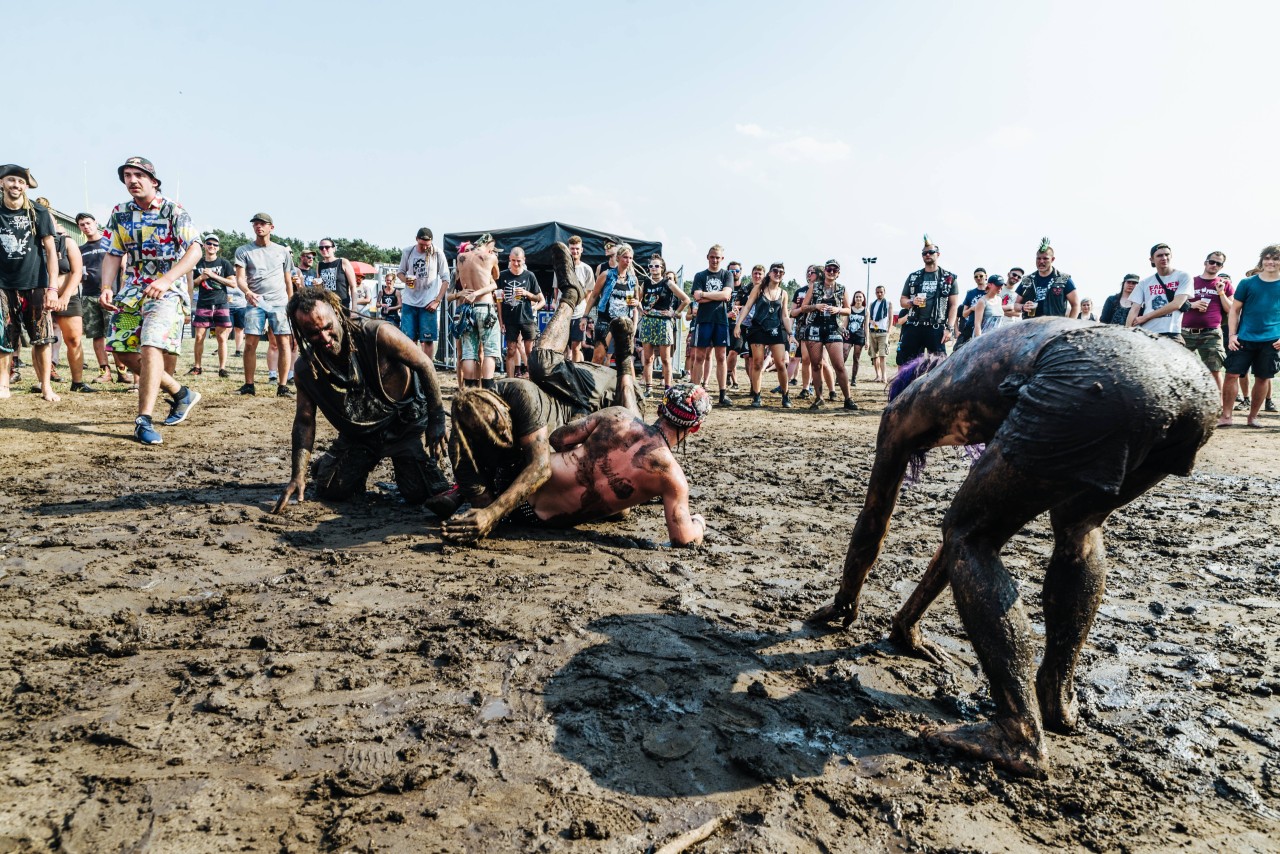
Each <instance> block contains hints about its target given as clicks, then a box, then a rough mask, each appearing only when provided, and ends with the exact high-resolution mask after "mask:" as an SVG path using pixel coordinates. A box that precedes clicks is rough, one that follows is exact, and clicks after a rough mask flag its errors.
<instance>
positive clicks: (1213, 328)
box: [1182, 326, 1218, 332]
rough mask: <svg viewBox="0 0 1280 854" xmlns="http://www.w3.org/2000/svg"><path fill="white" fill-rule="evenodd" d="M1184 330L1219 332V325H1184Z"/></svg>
mask: <svg viewBox="0 0 1280 854" xmlns="http://www.w3.org/2000/svg"><path fill="white" fill-rule="evenodd" d="M1182 331H1183V332H1217V331H1218V327H1216V326H1184V327H1182Z"/></svg>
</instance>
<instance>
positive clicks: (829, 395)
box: [827, 389, 836, 403]
mask: <svg viewBox="0 0 1280 854" xmlns="http://www.w3.org/2000/svg"><path fill="white" fill-rule="evenodd" d="M827 400H829V401H831V402H832V403H835V402H836V390H835V389H831V391H829V392H827Z"/></svg>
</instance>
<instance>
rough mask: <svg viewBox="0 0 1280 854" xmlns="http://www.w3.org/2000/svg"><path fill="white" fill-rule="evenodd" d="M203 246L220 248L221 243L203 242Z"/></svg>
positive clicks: (214, 241) (213, 241)
mask: <svg viewBox="0 0 1280 854" xmlns="http://www.w3.org/2000/svg"><path fill="white" fill-rule="evenodd" d="M204 245H205V246H221V245H222V244H221V243H219V242H218V241H216V240H206V241H205V242H204Z"/></svg>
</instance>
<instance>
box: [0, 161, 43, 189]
mask: <svg viewBox="0 0 1280 854" xmlns="http://www.w3.org/2000/svg"><path fill="white" fill-rule="evenodd" d="M10 175H17V176H18V177H19V178H22V179H24V180H25V181H26V182H27V186H28V187H30V188H31V189H33V190H34V189H35V188H36V187H39V186H40V185H39V184H37V183H36V179H35V178H32V177H31V170H30V169H28V168H27V167H25V166H19V165H18V164H17V163H6V164H5V165H3V166H0V178H8V177H9V176H10Z"/></svg>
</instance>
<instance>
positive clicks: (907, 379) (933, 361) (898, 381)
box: [888, 353, 946, 484]
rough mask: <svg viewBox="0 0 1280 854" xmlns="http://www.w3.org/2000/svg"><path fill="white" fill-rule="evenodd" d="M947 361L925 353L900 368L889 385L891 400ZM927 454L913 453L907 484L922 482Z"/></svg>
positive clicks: (933, 354)
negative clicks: (921, 476) (921, 477)
mask: <svg viewBox="0 0 1280 854" xmlns="http://www.w3.org/2000/svg"><path fill="white" fill-rule="evenodd" d="M945 359H946V356H944V355H942V354H941V353H924V354H922V355H920V356H916V357H915V358H914V359H912V360H911V361H910V362H907V363H906V364H905V365H903V366H902V367H900V368H898V375H897V376H896V377H894V378H893V381H892V382H890V383H889V388H888V393H889V400H890V401H892V400H893V399H894V398H896V397H897V396H898V395H900V394H902V393H903V392H904V391H906V390H907V386H909V385H911V383H913V382H915V381H916V380H917V379H919V378H920V377H922V376H924V375H925V374H927V373H928V372H929V371H931V370H933V369H934V368H936V367H938V365H941V364H942V362H943V360H945ZM927 454H928V450H927V449H926V450H922V451H914V452H912V454H911V459H910V465H911V471H910V472H909V473H908V474H907V483H909V484H915V483H917V482H918V481H919V480H920V475H922V474H923V473H924V465H925V462H926V456H927Z"/></svg>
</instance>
